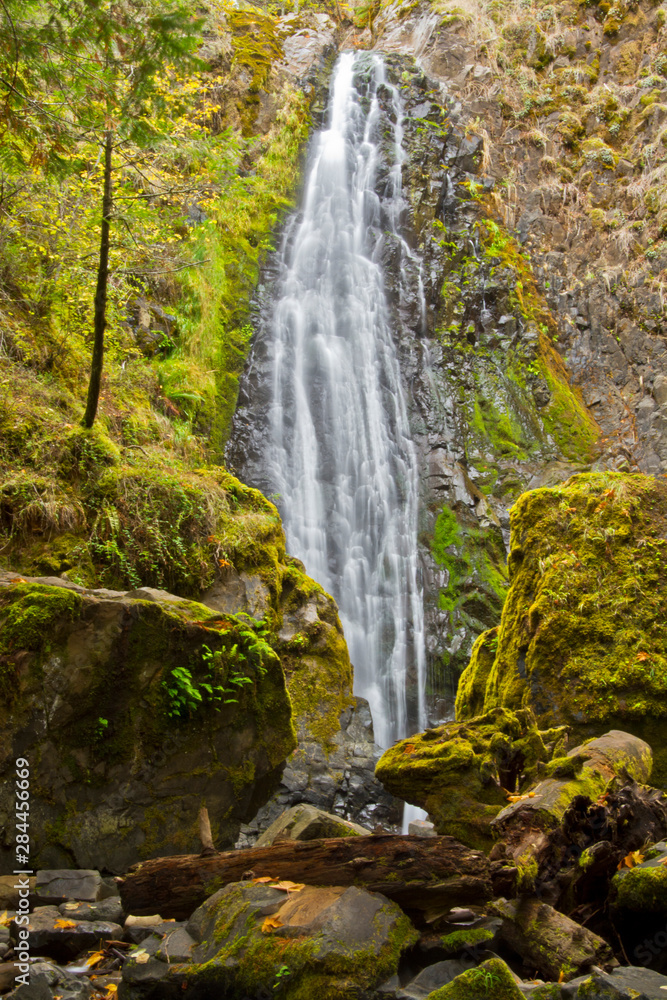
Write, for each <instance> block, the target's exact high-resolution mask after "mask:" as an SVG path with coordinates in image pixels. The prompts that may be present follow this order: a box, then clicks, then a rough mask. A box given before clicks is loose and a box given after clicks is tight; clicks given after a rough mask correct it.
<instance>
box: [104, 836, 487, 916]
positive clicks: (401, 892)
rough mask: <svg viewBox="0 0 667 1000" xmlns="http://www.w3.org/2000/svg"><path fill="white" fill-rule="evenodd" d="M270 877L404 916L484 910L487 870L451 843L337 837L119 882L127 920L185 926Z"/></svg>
mask: <svg viewBox="0 0 667 1000" xmlns="http://www.w3.org/2000/svg"><path fill="white" fill-rule="evenodd" d="M267 875H268V876H271V877H273V878H279V879H289V880H291V881H293V882H304V883H306V884H307V885H345V886H346V885H358V886H363V887H364V888H365V889H370V890H371V891H373V892H381V893H383V894H384V895H385V896H388V897H389V899H393V900H394V901H395V902H397V903H398V904H399V905H400V906H403V907H405V908H407V909H418V910H430V911H432V910H433V909H434V908H435V907H437V908H442V907H448V906H461V905H466V904H470V903H483V902H485V901H486V900H488V899H489V898H490V897H491V895H492V889H491V880H490V876H489V862H488V860H487V858H486V857H485V855H484V854H482V853H481V851H473V850H470V849H469V848H467V847H464V845H463V844H460V843H459V842H458V841H457V840H454V838H453V837H429V838H422V837H410V836H408V837H404V836H398V835H393V834H386V835H384V834H383V835H379V836H372V837H336V838H331V839H326V840H307V841H281V842H280V843H277V844H272V845H271V846H270V847H261V848H252V849H251V850H247V851H225V852H223V853H220V854H211V855H208V856H200V855H194V854H184V855H178V856H176V857H168V858H153V859H151V860H149V861H143V862H141V863H140V864H137V865H134V866H133V867H132V868H131V869H130V871H129V872H128V873H127V875H126V876H125V877H124V878H122V879H118V880H117V881H118V885H119V890H120V895H121V900H122V903H123V908H124V910H125V912H126V913H133V914H135V915H137V916H141V915H143V914H152V913H160V914H161V915H162V916H163V917H165V918H167V917H175V918H176V919H177V920H183V919H185V918H187V917H189V916H190V914H191V913H193V912H194V910H196V908H197V907H198V906H200V905H201V904H202V903H203V902H204V900H205V899H207V898H208V897H209V896H211V895H212V894H213V893H214V892H217V890H218V889H221V888H222V887H223V886H224V885H227V884H228V883H229V882H241V881H243V880H245V879H250V878H260V877H262V876H267Z"/></svg>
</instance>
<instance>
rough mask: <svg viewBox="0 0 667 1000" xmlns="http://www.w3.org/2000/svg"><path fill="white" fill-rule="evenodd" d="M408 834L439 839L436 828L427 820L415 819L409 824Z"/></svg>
mask: <svg viewBox="0 0 667 1000" xmlns="http://www.w3.org/2000/svg"><path fill="white" fill-rule="evenodd" d="M408 833H409V834H410V835H411V836H413V837H437V836H438V835H437V833H436V832H435V826H434V825H433V823H431V822H430V820H427V819H413V820H411V821H410V823H408Z"/></svg>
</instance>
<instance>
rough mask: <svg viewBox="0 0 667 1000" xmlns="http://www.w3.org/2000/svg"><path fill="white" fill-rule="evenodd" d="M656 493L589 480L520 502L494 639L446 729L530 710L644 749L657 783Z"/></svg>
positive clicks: (660, 538) (664, 725) (664, 656)
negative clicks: (494, 713)
mask: <svg viewBox="0 0 667 1000" xmlns="http://www.w3.org/2000/svg"><path fill="white" fill-rule="evenodd" d="M666 553H667V482H665V481H664V480H662V479H654V478H652V477H650V476H641V475H626V474H623V473H589V474H582V475H577V476H573V477H572V478H571V479H569V480H568V481H567V482H566V483H564V484H563V485H562V486H558V487H555V488H550V489H538V490H533V491H531V492H529V493H525V494H524V495H523V496H521V497H520V498H519V500H518V501H517V502H516V504H515V505H514V507H513V508H512V514H511V549H510V555H509V573H510V590H509V593H508V597H507V601H506V603H505V607H504V610H503V614H502V619H501V623H500V628H499V631H498V633H497V635H496V634H489V633H486V634H485V635H484V636H482V637H481V638H480V639H479V640H478V642H477V643H476V645H475V648H474V650H473V654H472V658H471V660H470V663H469V665H468V667H467V668H466V670H465V672H464V674H463V675H462V677H461V682H460V685H459V690H458V696H457V701H456V713H457V719H459V720H461V721H463V720H466V719H471V718H473V717H474V716H476V715H479V714H480V713H481V712H488V711H489V710H490V709H492V708H495V707H499V706H503V707H506V708H508V709H518V708H520V707H523V706H530V707H531V708H532V709H533V710H534V712H535V714H536V715H537V719H538V722H539V723H540V724H542V725H554V724H561V723H564V724H567V725H569V726H571V727H572V728H573V730H574V733H575V735H576V736H577V737H578V738H579V739H581V738H587V737H591V736H597V735H599V734H600V733H602V732H604V731H606V730H608V729H614V728H615V729H621V730H627V731H628V732H631V733H634V734H636V735H637V736H639V737H641V738H642V739H644V740H646V742H647V743H649V745H650V746H651V747H652V748H653V751H654V755H655V765H654V771H653V776H652V780H653V782H654V784H660V785H664V784H665V782H667V749H666V747H667V743H666V742H665V732H666V731H667V626H666V624H665V623H666V622H667V577H666V576H665V572H664V566H665V555H666Z"/></svg>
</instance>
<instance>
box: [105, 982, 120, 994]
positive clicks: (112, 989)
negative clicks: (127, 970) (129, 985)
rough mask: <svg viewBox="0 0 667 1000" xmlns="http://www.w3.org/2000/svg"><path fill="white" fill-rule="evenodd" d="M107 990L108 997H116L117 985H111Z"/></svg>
mask: <svg viewBox="0 0 667 1000" xmlns="http://www.w3.org/2000/svg"><path fill="white" fill-rule="evenodd" d="M106 990H107V996H108V997H115V996H116V993H117V992H118V986H117V985H116V983H109V984H108V986H107V988H106Z"/></svg>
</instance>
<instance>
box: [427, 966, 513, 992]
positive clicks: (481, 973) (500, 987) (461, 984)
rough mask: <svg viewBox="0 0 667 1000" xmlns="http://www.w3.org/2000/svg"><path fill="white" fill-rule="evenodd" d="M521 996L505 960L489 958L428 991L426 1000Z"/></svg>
mask: <svg viewBox="0 0 667 1000" xmlns="http://www.w3.org/2000/svg"><path fill="white" fill-rule="evenodd" d="M521 997H523V993H522V992H521V990H520V989H519V987H518V986H517V984H516V982H515V981H514V976H513V975H512V973H511V972H510V970H509V968H508V966H507V965H506V964H505V962H503V961H502V959H500V958H490V959H489V960H488V961H486V962H482V964H481V965H478V966H477V968H475V969H468V971H467V972H464V973H463V974H462V975H460V976H457V977H456V979H453V980H452V982H451V983H448V984H447V985H446V986H442V987H441V988H440V989H439V990H434V992H433V993H429V995H428V996H427V997H426V1000H520V998H521Z"/></svg>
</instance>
